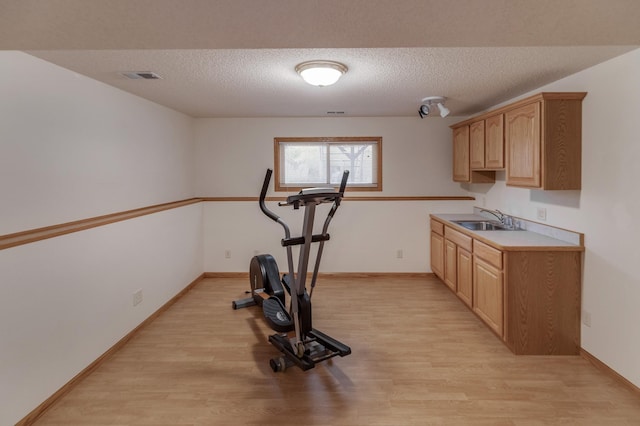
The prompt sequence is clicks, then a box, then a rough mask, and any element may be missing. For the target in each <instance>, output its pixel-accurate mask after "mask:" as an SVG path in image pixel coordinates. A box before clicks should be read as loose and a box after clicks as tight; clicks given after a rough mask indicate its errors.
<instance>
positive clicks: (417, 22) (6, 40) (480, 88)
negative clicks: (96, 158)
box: [0, 0, 640, 117]
mask: <svg viewBox="0 0 640 426" xmlns="http://www.w3.org/2000/svg"><path fill="white" fill-rule="evenodd" d="M638 22H640V1H637V0H537V1H530V0H526V1H525V0H483V1H481V0H453V1H447V2H445V1H441V0H390V1H388V0H322V1H319V0H218V1H209V0H136V1H130V0H101V1H87V0H47V1H46V2H43V1H39V0H0V49H15V50H25V51H27V52H28V53H30V54H32V55H35V56H38V57H40V58H42V59H45V60H47V61H50V62H53V63H56V64H58V65H60V66H63V67H65V68H68V69H71V70H73V71H75V72H78V73H80V74H85V75H87V76H89V77H91V78H94V79H96V80H99V81H102V82H104V83H106V84H109V85H112V86H115V87H119V88H121V89H123V90H125V91H128V92H131V93H134V94H137V95H139V96H142V97H144V98H147V99H150V100H152V101H154V102H158V103H160V104H162V105H166V106H168V107H171V108H173V109H176V110H179V111H182V112H184V113H186V114H189V115H191V116H194V117H243V116H248V117H256V116H325V115H326V114H327V112H328V111H344V112H345V115H348V116H407V115H416V114H417V107H418V105H419V103H420V100H421V99H422V98H424V97H427V96H433V95H441V96H445V97H447V98H448V100H447V106H448V107H449V108H450V109H451V111H452V114H453V115H468V114H472V113H475V112H478V111H481V110H483V109H486V108H488V107H490V106H492V105H495V104H497V103H499V102H503V101H505V100H508V99H511V98H513V97H515V96H518V95H520V94H522V93H525V92H527V91H529V90H532V89H535V88H536V87H540V86H541V85H544V84H546V83H549V82H552V81H555V80H557V79H559V78H562V77H564V76H566V75H570V74H572V73H575V72H577V71H579V70H582V69H585V68H588V67H590V66H593V65H595V64H597V63H600V62H603V61H605V60H607V59H609V58H612V57H615V56H618V55H620V54H622V53H624V52H627V51H629V50H632V49H634V48H637V47H638V46H640V25H638ZM312 59H330V60H337V61H341V62H343V63H345V64H346V65H347V66H348V67H349V72H348V73H347V74H346V75H345V76H344V77H343V79H341V80H340V81H339V82H338V83H337V84H336V85H335V86H331V87H324V88H318V87H312V86H308V85H306V84H305V83H304V82H303V81H302V80H301V79H300V78H299V76H298V75H297V74H296V73H295V71H294V67H295V65H296V64H297V63H299V62H303V61H307V60H312ZM123 71H154V72H156V73H158V74H159V75H160V76H162V79H161V80H153V81H147V80H127V79H125V78H124V77H122V76H121V75H120V74H119V73H120V72H123Z"/></svg>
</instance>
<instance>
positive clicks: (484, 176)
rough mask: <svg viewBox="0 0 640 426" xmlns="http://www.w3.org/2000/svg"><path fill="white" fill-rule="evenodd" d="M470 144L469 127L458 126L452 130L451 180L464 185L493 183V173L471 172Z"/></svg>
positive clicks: (494, 179) (494, 178) (494, 177)
mask: <svg viewBox="0 0 640 426" xmlns="http://www.w3.org/2000/svg"><path fill="white" fill-rule="evenodd" d="M470 143H471V142H470V127H469V126H460V127H457V128H454V129H453V180H454V181H455V182H466V183H493V182H495V181H496V174H495V172H493V171H474V170H471V159H470V155H471V146H470Z"/></svg>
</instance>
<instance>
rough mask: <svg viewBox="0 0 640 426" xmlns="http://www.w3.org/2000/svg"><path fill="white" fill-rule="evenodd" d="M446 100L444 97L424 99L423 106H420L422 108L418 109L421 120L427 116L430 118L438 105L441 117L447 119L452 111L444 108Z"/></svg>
mask: <svg viewBox="0 0 640 426" xmlns="http://www.w3.org/2000/svg"><path fill="white" fill-rule="evenodd" d="M444 99H445V98H444V97H442V96H429V97H427V98H424V99H423V100H422V105H420V108H418V115H419V116H420V118H425V117H426V116H428V115H429V113H431V109H432V108H433V105H436V106H437V107H438V110H440V117H446V116H447V115H449V113H450V112H451V111H449V108H447V107H446V106H444Z"/></svg>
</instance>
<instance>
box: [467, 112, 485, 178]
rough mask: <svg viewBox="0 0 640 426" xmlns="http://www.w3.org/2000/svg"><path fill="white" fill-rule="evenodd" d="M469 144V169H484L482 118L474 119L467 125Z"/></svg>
mask: <svg viewBox="0 0 640 426" xmlns="http://www.w3.org/2000/svg"><path fill="white" fill-rule="evenodd" d="M469 146H470V149H471V153H470V155H469V157H470V163H471V169H484V168H485V152H484V120H480V121H476V122H475V123H471V124H470V125H469Z"/></svg>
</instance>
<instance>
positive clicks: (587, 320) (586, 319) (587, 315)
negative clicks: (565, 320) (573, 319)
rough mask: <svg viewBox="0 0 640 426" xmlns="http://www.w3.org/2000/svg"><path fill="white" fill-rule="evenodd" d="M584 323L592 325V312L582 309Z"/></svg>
mask: <svg viewBox="0 0 640 426" xmlns="http://www.w3.org/2000/svg"><path fill="white" fill-rule="evenodd" d="M582 323H583V324H584V325H586V326H587V327H591V312H588V311H582Z"/></svg>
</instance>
